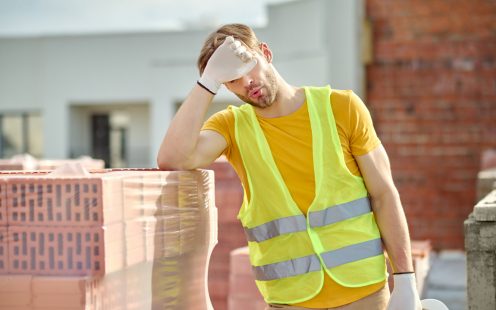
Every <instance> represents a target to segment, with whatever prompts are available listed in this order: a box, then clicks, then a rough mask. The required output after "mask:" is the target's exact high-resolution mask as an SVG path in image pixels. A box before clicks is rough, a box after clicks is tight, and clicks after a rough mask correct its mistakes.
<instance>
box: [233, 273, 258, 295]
mask: <svg viewBox="0 0 496 310" xmlns="http://www.w3.org/2000/svg"><path fill="white" fill-rule="evenodd" d="M229 295H232V296H237V297H241V296H246V297H250V298H254V299H263V298H262V295H261V294H260V292H259V291H258V288H257V285H256V284H255V278H254V277H253V275H246V274H230V275H229Z"/></svg>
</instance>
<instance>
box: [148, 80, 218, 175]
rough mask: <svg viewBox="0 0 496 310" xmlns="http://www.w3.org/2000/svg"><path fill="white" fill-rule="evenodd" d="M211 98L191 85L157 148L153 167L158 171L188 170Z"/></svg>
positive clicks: (200, 89) (197, 87) (202, 90)
mask: <svg viewBox="0 0 496 310" xmlns="http://www.w3.org/2000/svg"><path fill="white" fill-rule="evenodd" d="M212 99H213V95H212V94H210V93H209V92H207V91H206V90H205V89H203V88H201V87H200V86H199V85H195V86H194V87H193V89H192V90H191V92H190V93H189V95H188V97H187V98H186V100H185V101H184V102H183V104H182V105H181V107H180V108H179V110H178V111H177V113H176V115H175V116H174V118H173V119H172V122H171V124H170V125H169V129H168V130H167V133H166V135H165V137H164V139H163V141H162V144H161V145H160V149H159V152H158V156H157V163H158V166H159V168H161V169H189V166H191V160H192V156H193V154H194V151H195V148H196V145H197V143H198V138H199V134H200V130H201V127H202V125H203V122H204V119H205V115H206V113H207V110H208V107H209V106H210V104H211V102H212Z"/></svg>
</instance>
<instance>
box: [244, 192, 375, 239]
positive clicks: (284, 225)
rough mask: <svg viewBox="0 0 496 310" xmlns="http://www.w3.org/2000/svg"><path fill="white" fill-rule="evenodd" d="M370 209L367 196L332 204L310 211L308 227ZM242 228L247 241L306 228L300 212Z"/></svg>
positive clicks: (328, 222) (361, 213) (349, 216)
mask: <svg viewBox="0 0 496 310" xmlns="http://www.w3.org/2000/svg"><path fill="white" fill-rule="evenodd" d="M371 211H372V209H371V208H370V200H369V198H368V197H364V198H360V199H357V200H353V201H350V202H347V203H343V204H339V205H336V206H332V207H329V208H327V209H324V210H321V211H316V212H310V213H309V215H308V217H309V222H310V227H321V226H326V225H330V224H334V223H337V222H341V221H344V220H347V219H350V218H353V217H357V216H360V215H363V214H366V213H369V212H371ZM244 229H245V232H246V236H247V238H248V241H256V242H262V241H264V240H268V239H271V238H274V237H277V236H279V235H283V234H289V233H295V232H299V231H304V230H306V229H307V223H306V218H305V216H304V215H303V214H302V215H295V216H289V217H285V218H280V219H277V220H274V221H270V222H267V223H264V224H262V225H258V226H255V227H253V228H246V227H244Z"/></svg>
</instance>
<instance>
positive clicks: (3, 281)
mask: <svg viewBox="0 0 496 310" xmlns="http://www.w3.org/2000/svg"><path fill="white" fill-rule="evenodd" d="M32 278H33V277H32V276H31V275H0V292H2V293H8V292H16V293H30V292H31V281H32Z"/></svg>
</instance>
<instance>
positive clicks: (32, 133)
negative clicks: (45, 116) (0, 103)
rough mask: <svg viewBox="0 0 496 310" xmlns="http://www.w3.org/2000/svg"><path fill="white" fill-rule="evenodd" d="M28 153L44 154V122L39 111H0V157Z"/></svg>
mask: <svg viewBox="0 0 496 310" xmlns="http://www.w3.org/2000/svg"><path fill="white" fill-rule="evenodd" d="M23 153H28V154H30V155H32V156H34V157H37V158H41V157H42V156H43V123H42V118H41V115H40V114H39V113H27V112H26V113H4V114H1V113H0V158H10V157H12V156H14V155H17V154H23Z"/></svg>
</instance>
